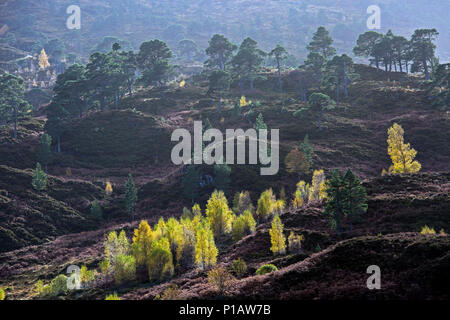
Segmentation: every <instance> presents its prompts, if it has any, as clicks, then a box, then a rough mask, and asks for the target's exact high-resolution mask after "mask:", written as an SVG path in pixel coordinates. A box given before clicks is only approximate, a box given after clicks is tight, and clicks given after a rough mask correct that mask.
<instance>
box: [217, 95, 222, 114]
mask: <svg viewBox="0 0 450 320" xmlns="http://www.w3.org/2000/svg"><path fill="white" fill-rule="evenodd" d="M217 105H218V106H219V113H222V95H220V94H219V99H218V100H217Z"/></svg>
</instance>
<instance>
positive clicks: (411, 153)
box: [387, 123, 421, 173]
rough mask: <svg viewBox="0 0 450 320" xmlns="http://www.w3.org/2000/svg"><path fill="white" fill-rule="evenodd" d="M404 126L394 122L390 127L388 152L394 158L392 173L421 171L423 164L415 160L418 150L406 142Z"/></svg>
mask: <svg viewBox="0 0 450 320" xmlns="http://www.w3.org/2000/svg"><path fill="white" fill-rule="evenodd" d="M403 134H404V131H403V128H402V127H401V126H400V125H399V124H397V123H394V124H393V125H392V127H390V128H389V129H388V139H387V143H388V154H389V155H390V157H391V160H392V166H390V168H389V172H392V173H414V172H418V171H420V168H421V165H420V163H419V162H418V161H416V160H414V158H415V157H416V155H417V151H416V150H414V149H413V148H411V146H410V144H409V143H404V140H403Z"/></svg>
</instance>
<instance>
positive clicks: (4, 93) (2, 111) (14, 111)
mask: <svg viewBox="0 0 450 320" xmlns="http://www.w3.org/2000/svg"><path fill="white" fill-rule="evenodd" d="M0 92H1V94H0V123H1V122H8V121H11V120H12V121H13V123H14V139H17V124H18V121H19V119H20V117H22V116H24V115H26V114H28V113H30V112H31V105H30V104H29V103H28V102H27V101H26V100H25V81H24V80H23V79H22V78H20V77H16V76H14V75H12V74H9V73H5V74H2V75H0Z"/></svg>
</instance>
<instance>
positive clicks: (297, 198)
mask: <svg viewBox="0 0 450 320" xmlns="http://www.w3.org/2000/svg"><path fill="white" fill-rule="evenodd" d="M310 193H311V187H310V186H309V183H306V182H305V181H303V180H301V181H299V182H298V183H297V189H296V190H295V193H294V200H293V201H292V206H293V207H294V208H298V207H300V206H302V205H304V204H307V203H308V200H309V195H310Z"/></svg>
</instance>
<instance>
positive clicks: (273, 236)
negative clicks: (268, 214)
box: [269, 214, 286, 254]
mask: <svg viewBox="0 0 450 320" xmlns="http://www.w3.org/2000/svg"><path fill="white" fill-rule="evenodd" d="M269 233H270V242H271V243H272V247H271V248H270V250H271V251H272V252H273V254H285V253H286V238H285V237H284V234H283V223H282V222H281V219H280V217H279V216H278V214H277V215H275V217H274V218H273V221H272V228H271V229H270V230H269Z"/></svg>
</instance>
